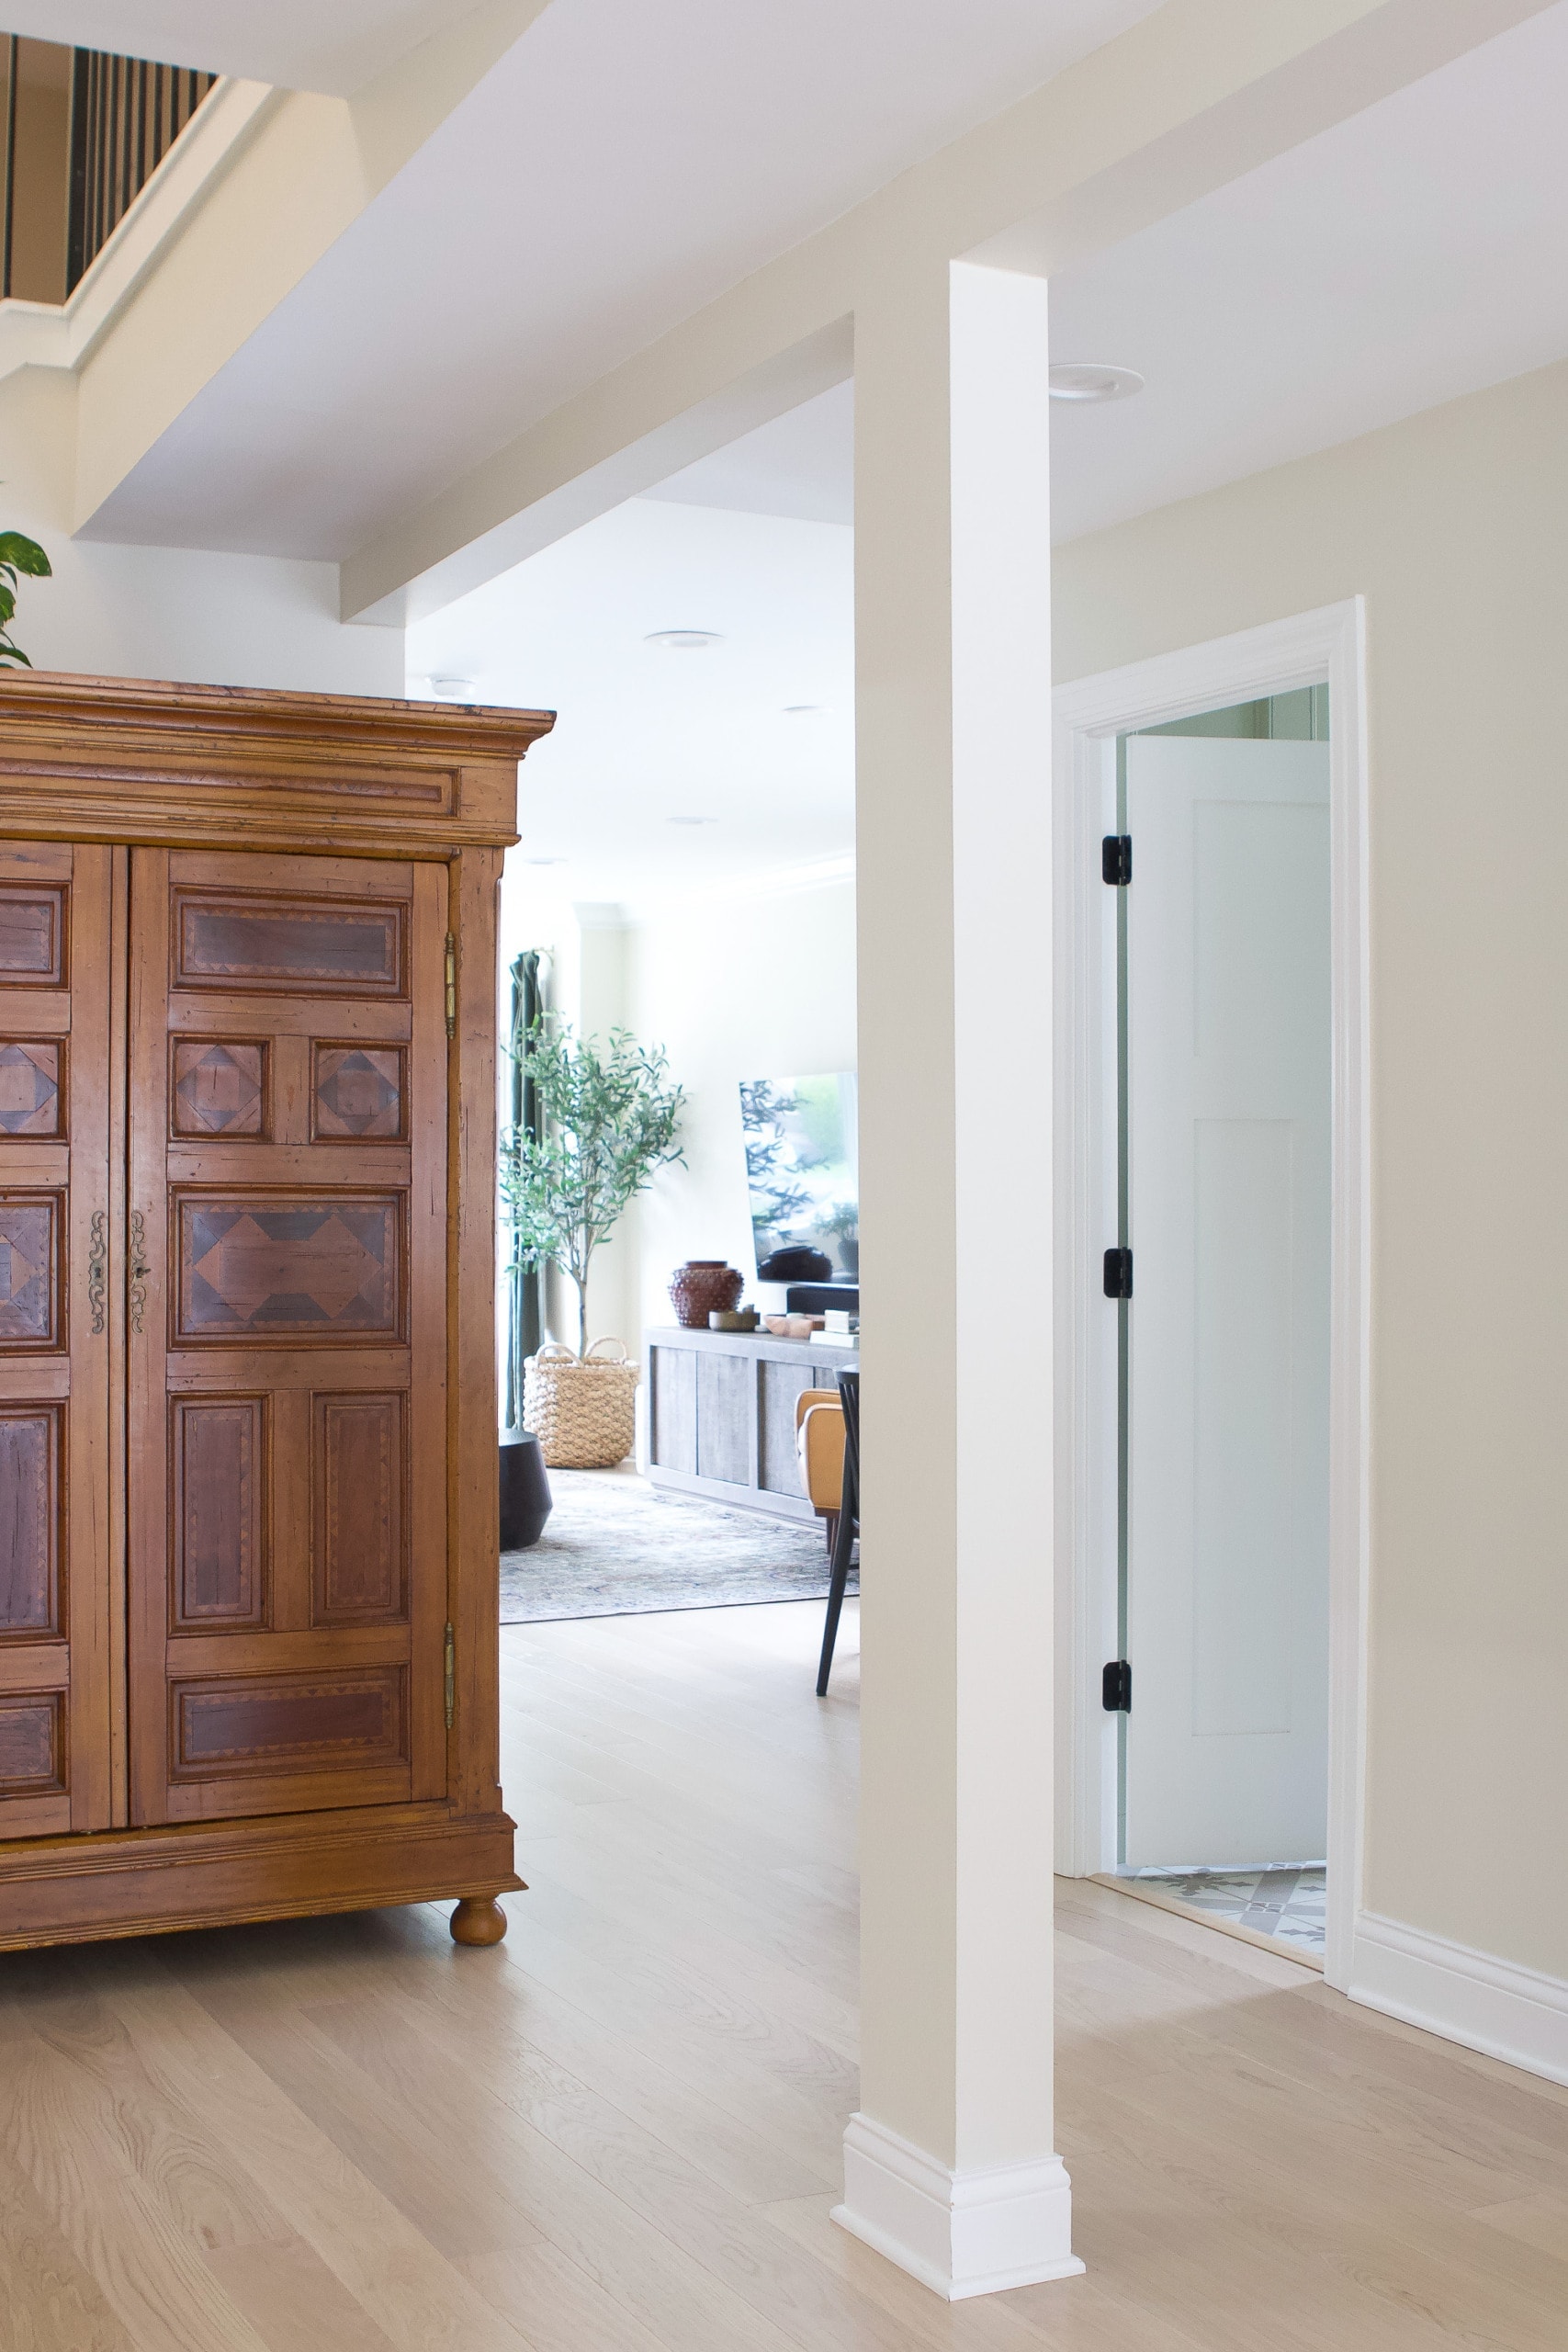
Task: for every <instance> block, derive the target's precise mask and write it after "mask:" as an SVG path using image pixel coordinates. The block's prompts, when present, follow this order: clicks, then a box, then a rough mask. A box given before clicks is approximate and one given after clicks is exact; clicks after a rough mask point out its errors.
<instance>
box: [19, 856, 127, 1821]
mask: <svg viewBox="0 0 1568 2352" xmlns="http://www.w3.org/2000/svg"><path fill="white" fill-rule="evenodd" d="M112 935H113V853H112V852H111V851H108V850H105V849H73V848H72V847H71V846H69V845H68V844H63V843H59V842H6V843H3V844H0V1838H9V1837H38V1836H46V1835H51V1834H54V1833H58V1832H61V1831H63V1830H67V1829H95V1828H103V1827H107V1826H108V1824H109V1821H110V1818H111V1791H110V1781H111V1694H110V1664H109V1652H110V1631H111V1615H112V1601H113V1594H112V1589H111V1578H112V1577H113V1574H114V1571H115V1567H116V1563H115V1561H114V1558H113V1552H112V1544H111V1536H110V1521H111V1516H112V1514H111V1510H110V1498H109V1491H108V1489H109V1479H110V1461H109V1370H110V1344H111V1342H110V1334H109V1331H108V1328H107V1323H108V1318H107V1281H108V1258H109V1249H110V1236H109V1232H108V1212H109V1206H110V1200H109V1182H110V1178H109V1106H110V1103H111V1098H112V1095H113V1089H114V1073H113V1071H112V1069H111V1064H110V1054H109V1000H110V992H111V985H112Z"/></svg>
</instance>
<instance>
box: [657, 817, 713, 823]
mask: <svg viewBox="0 0 1568 2352" xmlns="http://www.w3.org/2000/svg"><path fill="white" fill-rule="evenodd" d="M665 822H666V823H667V824H671V825H716V824H717V822H718V819H717V818H716V817H668V818H666V820H665Z"/></svg>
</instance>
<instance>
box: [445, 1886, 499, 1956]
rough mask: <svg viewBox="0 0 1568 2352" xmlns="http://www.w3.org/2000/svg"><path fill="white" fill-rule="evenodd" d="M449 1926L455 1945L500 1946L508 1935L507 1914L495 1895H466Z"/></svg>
mask: <svg viewBox="0 0 1568 2352" xmlns="http://www.w3.org/2000/svg"><path fill="white" fill-rule="evenodd" d="M448 1925H449V1926H450V1928H451V1930H452V1940H453V1942H454V1943H455V1944H498V1943H499V1942H500V1941H501V1939H502V1936H503V1935H504V1934H505V1933H506V1914H505V1912H504V1911H503V1910H502V1907H501V1905H500V1904H499V1903H498V1902H497V1901H496V1899H495V1897H494V1895H493V1894H465V1895H464V1897H463V1899H462V1901H461V1903H459V1904H458V1905H457V1909H456V1911H454V1912H453V1914H452V1917H451V1919H450V1920H449V1922H448Z"/></svg>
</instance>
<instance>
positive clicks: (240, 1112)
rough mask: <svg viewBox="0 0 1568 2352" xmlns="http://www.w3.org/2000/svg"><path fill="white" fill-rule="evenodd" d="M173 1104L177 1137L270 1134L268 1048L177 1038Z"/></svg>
mask: <svg viewBox="0 0 1568 2352" xmlns="http://www.w3.org/2000/svg"><path fill="white" fill-rule="evenodd" d="M170 1104H171V1114H172V1118H173V1124H174V1130H175V1135H177V1136H223V1137H224V1138H225V1140H227V1138H228V1137H230V1136H259V1135H263V1134H265V1125H266V1047H265V1046H264V1045H243V1044H239V1043H236V1042H235V1041H234V1040H232V1039H230V1040H228V1041H226V1042H224V1041H220V1040H217V1039H209V1038H206V1037H177V1038H176V1039H175V1067H174V1084H173V1086H172V1088H171V1090H170Z"/></svg>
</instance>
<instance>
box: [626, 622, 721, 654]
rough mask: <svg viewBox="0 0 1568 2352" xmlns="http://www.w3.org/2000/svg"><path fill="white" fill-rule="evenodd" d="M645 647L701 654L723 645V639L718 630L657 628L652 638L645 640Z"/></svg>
mask: <svg viewBox="0 0 1568 2352" xmlns="http://www.w3.org/2000/svg"><path fill="white" fill-rule="evenodd" d="M642 641H643V643H644V644H645V645H665V646H668V647H669V649H670V650H671V653H701V652H703V651H704V650H705V649H706V648H707V647H708V646H710V645H722V644H723V643H724V639H723V638H722V637H721V636H720V635H719V633H718V631H717V629H716V628H656V629H655V630H654V631H653V634H652V635H651V637H645V638H644V639H643V640H642Z"/></svg>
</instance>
